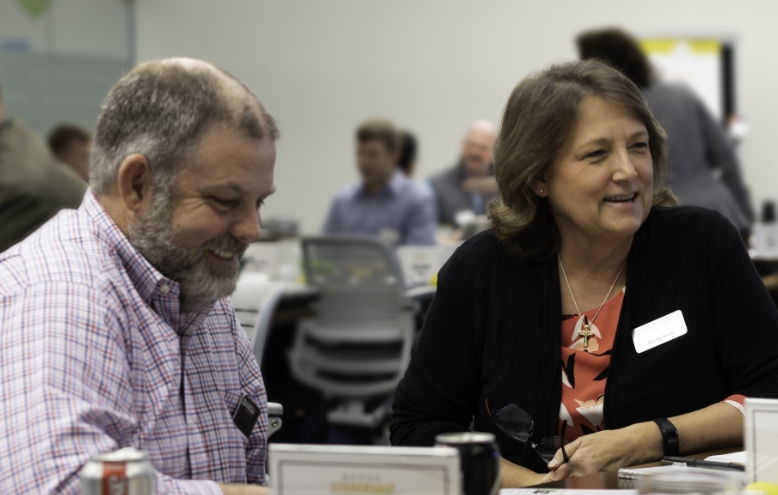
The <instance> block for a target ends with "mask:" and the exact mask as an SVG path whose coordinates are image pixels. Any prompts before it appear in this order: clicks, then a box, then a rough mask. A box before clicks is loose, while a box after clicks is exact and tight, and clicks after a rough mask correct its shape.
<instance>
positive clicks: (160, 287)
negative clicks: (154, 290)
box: [159, 284, 170, 294]
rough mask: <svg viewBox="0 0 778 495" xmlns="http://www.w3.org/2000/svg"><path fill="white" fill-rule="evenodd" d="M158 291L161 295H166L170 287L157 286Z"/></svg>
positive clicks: (164, 285)
mask: <svg viewBox="0 0 778 495" xmlns="http://www.w3.org/2000/svg"><path fill="white" fill-rule="evenodd" d="M159 291H160V292H162V293H163V294H167V293H168V292H170V286H169V285H168V284H162V285H160V286H159Z"/></svg>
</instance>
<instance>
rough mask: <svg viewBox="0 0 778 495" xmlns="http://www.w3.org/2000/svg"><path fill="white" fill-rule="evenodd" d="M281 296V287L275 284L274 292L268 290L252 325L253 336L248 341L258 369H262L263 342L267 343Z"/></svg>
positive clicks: (282, 290)
mask: <svg viewBox="0 0 778 495" xmlns="http://www.w3.org/2000/svg"><path fill="white" fill-rule="evenodd" d="M283 295H284V287H283V285H281V284H276V287H275V289H274V290H270V293H269V294H265V297H264V301H263V302H262V303H261V306H260V308H259V314H258V315H257V318H256V323H255V324H254V336H253V337H252V338H251V339H250V340H251V347H252V349H254V357H255V358H256V359H257V364H259V366H260V367H262V356H263V355H264V353H265V342H267V335H268V333H270V324H271V323H272V321H273V314H274V313H275V311H276V307H277V306H278V303H279V302H280V301H281V298H282V297H283Z"/></svg>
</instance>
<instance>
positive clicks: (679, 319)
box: [632, 309, 686, 354]
mask: <svg viewBox="0 0 778 495" xmlns="http://www.w3.org/2000/svg"><path fill="white" fill-rule="evenodd" d="M682 335H686V322H685V321H683V314H682V313H681V310H680V309H679V310H678V311H673V312H672V313H670V314H669V315H666V316H663V317H661V318H659V319H656V320H654V321H652V322H651V323H646V324H645V325H643V326H640V327H637V328H636V329H634V330H632V341H633V342H634V343H635V350H636V351H637V352H638V354H640V353H641V352H645V351H647V350H649V349H653V348H654V347H656V346H659V345H662V344H664V343H665V342H669V341H671V340H673V339H677V338H678V337H680V336H682Z"/></svg>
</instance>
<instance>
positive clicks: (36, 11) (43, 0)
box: [16, 0, 51, 19]
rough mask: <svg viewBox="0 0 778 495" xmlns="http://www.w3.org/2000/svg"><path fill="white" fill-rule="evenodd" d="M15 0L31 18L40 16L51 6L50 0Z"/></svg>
mask: <svg viewBox="0 0 778 495" xmlns="http://www.w3.org/2000/svg"><path fill="white" fill-rule="evenodd" d="M16 2H17V3H18V4H19V7H21V8H22V10H23V11H25V12H27V14H28V15H29V16H30V17H32V18H33V19H37V18H38V17H40V16H42V15H43V14H45V13H46V11H47V10H49V7H51V0H16Z"/></svg>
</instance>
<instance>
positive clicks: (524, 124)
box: [391, 61, 778, 486]
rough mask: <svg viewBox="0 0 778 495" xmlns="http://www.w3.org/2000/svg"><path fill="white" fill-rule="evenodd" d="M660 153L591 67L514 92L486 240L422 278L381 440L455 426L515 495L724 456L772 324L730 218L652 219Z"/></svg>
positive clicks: (558, 73) (608, 75)
mask: <svg viewBox="0 0 778 495" xmlns="http://www.w3.org/2000/svg"><path fill="white" fill-rule="evenodd" d="M665 139H666V137H665V134H664V131H663V130H662V128H661V127H660V126H659V124H658V123H657V122H656V120H655V119H654V118H653V116H652V115H651V112H650V111H649V110H648V108H647V107H646V103H645V101H644V99H643V97H642V96H641V94H640V91H639V90H638V88H637V87H636V86H635V85H634V84H633V83H632V82H630V81H629V80H628V79H627V78H626V77H625V76H623V75H622V74H621V73H619V72H618V71H616V70H614V69H612V68H610V67H608V66H606V65H604V64H601V63H599V62H594V61H586V62H575V63H570V64H564V65H557V66H553V67H551V68H549V69H547V70H544V71H542V72H540V73H538V74H535V75H533V76H530V77H528V78H526V79H524V80H523V81H522V82H520V83H519V84H518V85H517V86H516V88H515V89H514V90H513V93H512V94H511V96H510V98H509V100H508V104H507V106H506V109H505V114H504V116H503V120H502V127H501V131H500V136H499V139H498V143H497V147H496V150H495V170H496V176H497V182H498V184H499V187H500V193H501V195H502V198H503V200H502V202H501V203H497V204H494V205H492V207H491V208H490V215H491V219H492V224H493V227H494V228H493V230H491V231H487V232H484V233H482V234H479V235H478V236H476V237H474V238H473V239H471V240H470V241H468V242H467V243H465V244H464V245H463V246H462V247H461V248H459V249H458V250H457V252H456V253H455V254H454V255H453V256H452V258H451V259H450V260H449V262H448V263H447V264H446V265H445V266H444V267H443V269H441V271H440V274H439V278H438V292H437V294H436V296H435V300H434V302H433V304H432V306H431V308H430V310H429V313H428V315H427V319H426V322H425V325H424V329H423V330H422V333H421V336H420V338H419V342H418V344H417V345H416V347H415V348H414V351H413V355H412V360H411V364H410V366H409V368H408V371H407V373H406V375H405V378H404V379H403V381H402V382H401V383H400V385H399V387H398V389H397V394H396V400H395V404H394V416H393V422H392V427H391V433H392V443H393V444H396V445H432V444H433V443H434V441H435V437H436V435H438V434H440V433H446V432H455V431H465V430H467V429H468V427H469V426H470V425H471V424H472V426H473V429H475V430H477V431H486V432H491V433H494V434H495V435H496V437H497V441H498V444H499V446H500V449H501V451H502V454H503V458H504V461H503V464H502V467H503V469H502V483H503V486H523V485H532V484H537V483H541V482H545V481H551V480H554V479H560V478H564V477H570V476H579V475H584V474H588V473H593V472H598V471H603V470H613V469H617V468H619V467H623V466H628V465H635V464H640V463H643V462H648V461H655V460H659V459H661V457H662V456H663V455H673V454H674V455H678V454H685V453H689V452H694V451H706V450H714V449H718V448H723V447H728V446H733V445H737V444H739V443H741V442H742V435H743V433H742V431H743V418H742V412H741V411H742V402H743V400H744V398H745V397H778V312H777V311H776V309H775V306H774V305H773V304H772V301H771V300H770V297H769V295H768V294H767V292H766V291H765V289H764V286H763V285H762V283H761V281H760V279H759V276H758V275H757V273H756V271H755V270H754V268H753V265H752V263H751V261H750V259H749V257H748V254H747V252H746V250H745V248H744V247H743V244H742V242H741V240H740V238H739V235H738V233H737V231H736V230H735V229H734V228H733V226H732V225H731V224H730V222H729V221H727V220H726V219H724V218H723V217H722V216H721V215H719V214H717V213H714V212H710V211H707V210H703V209H699V208H694V207H673V206H671V205H672V204H673V203H674V197H673V195H672V193H671V192H670V191H669V190H668V189H666V188H664V187H663V183H664V179H665V177H666V176H667V160H666V149H665ZM549 471H550V472H549Z"/></svg>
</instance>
